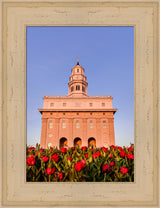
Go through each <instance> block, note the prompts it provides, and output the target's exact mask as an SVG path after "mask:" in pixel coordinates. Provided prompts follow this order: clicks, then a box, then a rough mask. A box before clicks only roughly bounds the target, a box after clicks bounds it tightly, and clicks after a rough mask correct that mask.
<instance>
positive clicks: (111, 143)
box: [108, 117, 115, 145]
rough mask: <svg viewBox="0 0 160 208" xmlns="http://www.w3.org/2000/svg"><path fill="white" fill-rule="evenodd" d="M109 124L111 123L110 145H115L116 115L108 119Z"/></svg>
mask: <svg viewBox="0 0 160 208" xmlns="http://www.w3.org/2000/svg"><path fill="white" fill-rule="evenodd" d="M108 125H109V145H115V135H114V117H113V118H109V119H108Z"/></svg>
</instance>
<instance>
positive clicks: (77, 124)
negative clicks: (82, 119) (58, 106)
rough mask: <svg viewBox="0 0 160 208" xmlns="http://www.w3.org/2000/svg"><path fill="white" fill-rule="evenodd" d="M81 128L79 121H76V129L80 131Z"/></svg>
mask: <svg viewBox="0 0 160 208" xmlns="http://www.w3.org/2000/svg"><path fill="white" fill-rule="evenodd" d="M79 128H80V123H79V121H76V129H79Z"/></svg>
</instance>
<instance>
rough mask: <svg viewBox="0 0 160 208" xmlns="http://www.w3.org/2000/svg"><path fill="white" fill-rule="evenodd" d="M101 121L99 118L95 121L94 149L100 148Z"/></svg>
mask: <svg viewBox="0 0 160 208" xmlns="http://www.w3.org/2000/svg"><path fill="white" fill-rule="evenodd" d="M101 128H102V124H101V120H100V119H99V118H97V119H96V138H95V140H96V147H100V146H102V138H101Z"/></svg>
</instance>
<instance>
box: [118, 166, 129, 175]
mask: <svg viewBox="0 0 160 208" xmlns="http://www.w3.org/2000/svg"><path fill="white" fill-rule="evenodd" d="M128 171H129V168H126V167H121V169H120V172H121V173H123V174H126V173H127V172H128Z"/></svg>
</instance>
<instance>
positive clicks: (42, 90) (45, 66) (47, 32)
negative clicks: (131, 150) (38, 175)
mask: <svg viewBox="0 0 160 208" xmlns="http://www.w3.org/2000/svg"><path fill="white" fill-rule="evenodd" d="M77 57H79V59H80V65H81V66H83V67H84V68H85V75H86V76H87V82H88V95H111V96H112V97H113V107H114V108H117V109H118V111H117V112H116V114H115V120H114V122H115V140H116V145H120V146H123V145H126V146H128V145H130V143H134V28H133V27H27V144H28V145H35V144H36V143H37V142H38V143H40V135H41V114H40V113H39V111H38V108H42V106H43V99H42V98H43V97H44V96H45V95H67V94H68V81H69V76H70V74H71V68H72V67H73V66H75V65H76V60H77Z"/></svg>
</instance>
